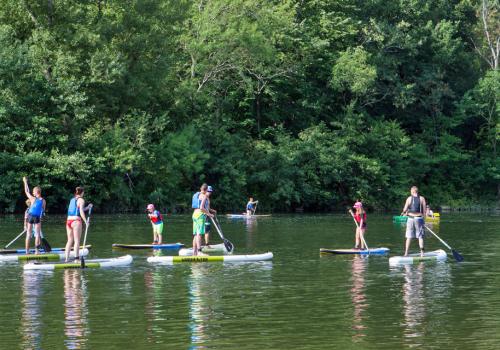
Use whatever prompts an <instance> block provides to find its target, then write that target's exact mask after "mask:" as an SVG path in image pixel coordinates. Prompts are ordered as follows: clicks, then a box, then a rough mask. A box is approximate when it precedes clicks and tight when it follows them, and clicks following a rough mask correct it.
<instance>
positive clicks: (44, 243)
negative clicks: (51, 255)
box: [42, 237, 52, 253]
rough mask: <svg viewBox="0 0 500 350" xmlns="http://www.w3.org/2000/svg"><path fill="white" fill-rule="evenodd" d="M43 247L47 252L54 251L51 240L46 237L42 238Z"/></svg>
mask: <svg viewBox="0 0 500 350" xmlns="http://www.w3.org/2000/svg"><path fill="white" fill-rule="evenodd" d="M42 247H43V250H44V251H45V253H48V252H51V251H52V247H51V246H50V244H49V241H47V240H46V239H45V237H43V238H42Z"/></svg>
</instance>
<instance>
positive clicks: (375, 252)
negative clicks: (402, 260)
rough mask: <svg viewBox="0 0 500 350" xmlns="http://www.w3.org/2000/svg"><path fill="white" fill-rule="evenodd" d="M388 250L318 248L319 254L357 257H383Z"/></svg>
mask: <svg viewBox="0 0 500 350" xmlns="http://www.w3.org/2000/svg"><path fill="white" fill-rule="evenodd" d="M389 250H390V249H389V248H384V247H380V248H370V249H368V250H366V249H364V250H361V249H326V248H320V249H319V252H320V254H359V255H384V254H387V253H389Z"/></svg>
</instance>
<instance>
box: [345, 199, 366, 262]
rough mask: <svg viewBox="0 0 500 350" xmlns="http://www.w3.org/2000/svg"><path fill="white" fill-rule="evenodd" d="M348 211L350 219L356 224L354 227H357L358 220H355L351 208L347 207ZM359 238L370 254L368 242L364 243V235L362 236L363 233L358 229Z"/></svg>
mask: <svg viewBox="0 0 500 350" xmlns="http://www.w3.org/2000/svg"><path fill="white" fill-rule="evenodd" d="M349 213H350V214H351V216H352V219H353V220H354V223H355V224H356V227H357V228H358V229H359V225H358V222H357V221H356V218H355V217H354V214H353V212H352V210H351V209H349ZM359 238H361V242H363V244H364V245H365V247H366V250H367V251H368V255H370V248H368V244H366V241H365V237H364V235H363V233H362V232H361V230H359Z"/></svg>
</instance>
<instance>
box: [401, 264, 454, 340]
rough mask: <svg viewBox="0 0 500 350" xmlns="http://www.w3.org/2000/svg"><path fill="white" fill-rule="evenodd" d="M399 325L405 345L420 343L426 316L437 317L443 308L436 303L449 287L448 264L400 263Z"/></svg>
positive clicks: (444, 295) (425, 326)
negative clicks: (400, 309) (400, 296)
mask: <svg viewBox="0 0 500 350" xmlns="http://www.w3.org/2000/svg"><path fill="white" fill-rule="evenodd" d="M400 268H401V269H403V278H404V282H403V285H402V292H403V323H402V324H403V327H404V330H403V332H404V338H405V340H406V342H407V343H408V345H409V346H418V345H422V344H421V341H422V339H424V338H422V337H423V336H425V332H426V330H427V329H428V324H427V321H426V318H427V317H428V315H429V314H432V317H433V318H439V316H440V315H443V314H445V313H446V312H447V311H446V307H445V306H443V304H441V305H442V306H437V307H436V305H437V304H440V302H439V300H440V299H447V298H448V296H449V290H450V286H451V278H450V267H449V264H447V263H435V264H429V263H420V264H417V265H403V266H402V267H400Z"/></svg>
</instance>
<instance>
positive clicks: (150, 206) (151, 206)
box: [146, 204, 155, 210]
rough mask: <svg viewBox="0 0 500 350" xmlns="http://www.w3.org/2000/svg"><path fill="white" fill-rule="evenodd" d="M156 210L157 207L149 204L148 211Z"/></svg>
mask: <svg viewBox="0 0 500 350" xmlns="http://www.w3.org/2000/svg"><path fill="white" fill-rule="evenodd" d="M154 208H155V206H154V205H153V204H148V207H147V208H146V209H148V210H149V209H151V210H153V209H154Z"/></svg>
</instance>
